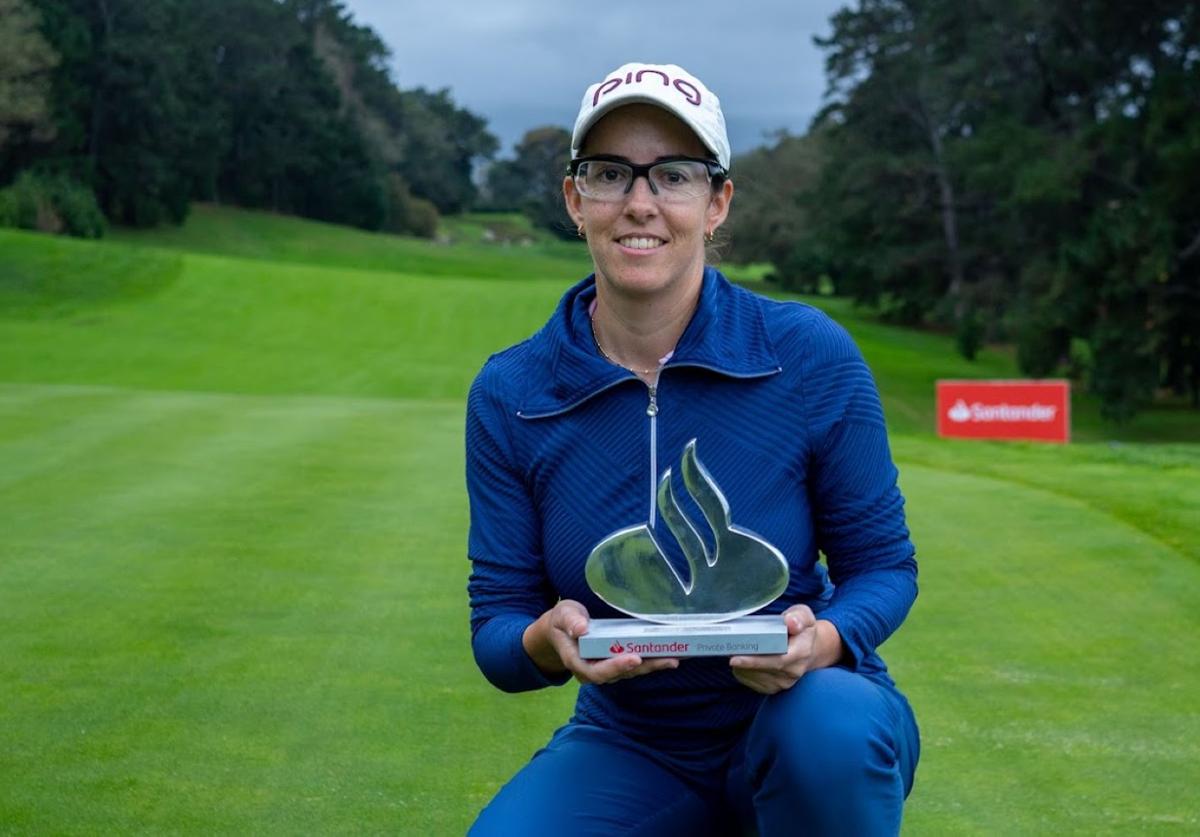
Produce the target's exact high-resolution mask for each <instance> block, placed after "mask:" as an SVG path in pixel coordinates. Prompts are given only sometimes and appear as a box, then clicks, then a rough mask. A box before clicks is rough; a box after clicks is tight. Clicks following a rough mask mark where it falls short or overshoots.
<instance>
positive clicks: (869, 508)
mask: <svg viewBox="0 0 1200 837" xmlns="http://www.w3.org/2000/svg"><path fill="white" fill-rule="evenodd" d="M813 338H814V342H813V344H812V345H813V351H812V353H811V354H810V360H811V362H812V365H811V367H810V369H809V370H808V373H807V374H806V376H805V385H804V390H805V392H804V397H805V409H806V413H807V418H808V427H809V432H810V437H809V452H810V465H809V486H810V489H809V490H810V494H811V499H812V506H813V519H814V526H815V529H816V539H817V547H818V548H819V549H820V550H821V551H822V552H823V553H824V554H825V559H826V561H827V563H828V565H829V577H830V580H831V581H832V582H833V584H834V593H833V599H832V601H831V603H830V604H829V606H828V607H827V608H826V609H825V610H824V611H822V613H821V614H820V618H822V619H827V620H829V621H830V622H832V623H833V624H834V625H835V626H836V627H837V629H838V632H839V633H840V634H841V637H842V642H843V644H844V646H845V649H846V653H847V655H848V656H849V657H850V658H851V663H852V665H853V667H855V668H857V667H858V666H859V664H861V662H862V660H863V658H864V657H866V656H868V655H869V654H871V653H872V652H873V651H874V650H875V649H876V647H878V646H879V645H880V644H882V643H883V641H884V640H885V639H887V638H888V637H889V636H890V635H891V634H892V632H894V631H895V630H896V629H897V628H898V627H899V626H900V623H901V622H903V621H904V618H905V617H906V616H907V615H908V611H909V609H910V608H911V607H912V604H913V601H914V600H915V599H916V596H917V564H916V560H915V558H914V553H915V550H914V549H913V545H912V541H911V540H910V539H909V532H908V527H907V525H906V524H905V520H904V498H903V496H901V494H900V488H899V486H898V485H897V484H896V479H897V476H898V472H897V470H896V466H895V465H894V464H893V462H892V457H891V451H890V449H889V447H888V440H887V428H886V426H885V424H884V418H883V407H882V405H881V404H880V401H879V392H878V390H877V389H876V386H875V381H874V379H873V378H872V376H871V372H870V370H869V369H868V368H867V365H866V362H865V361H864V360H863V358H862V355H861V353H860V352H859V350H858V347H857V346H855V345H854V342H853V340H852V339H851V338H850V336H849V334H847V333H846V332H845V330H844V329H842V328H841V326H838V325H837V324H836V323H834V322H833V321H832V320H829V319H828V318H824V317H823V318H822V319H821V321H820V322H819V323H818V324H817V326H816V328H815V329H814V334H813Z"/></svg>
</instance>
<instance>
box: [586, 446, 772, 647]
mask: <svg viewBox="0 0 1200 837" xmlns="http://www.w3.org/2000/svg"><path fill="white" fill-rule="evenodd" d="M679 464H680V473H681V475H682V477H683V485H684V488H685V489H686V490H687V493H688V495H689V496H690V497H691V498H692V500H693V501H695V504H696V506H697V507H698V508H699V509H700V513H701V514H702V515H703V516H704V519H705V521H706V522H707V523H708V527H709V529H711V530H712V534H713V539H712V544H711V548H710V545H709V544H708V543H706V542H705V540H704V538H702V537H701V536H700V534H699V533H698V532H697V531H696V527H695V526H694V525H693V524H692V521H691V520H690V519H689V518H688V516H687V515H686V514H685V513H684V512H683V510H682V509H681V508H680V506H679V502H678V500H677V499H676V497H675V492H674V490H673V489H672V488H671V470H670V469H667V471H666V472H665V473H664V474H663V475H662V478H661V479H660V480H659V481H658V492H657V497H656V503H655V505H656V506H657V507H658V512H659V514H660V515H661V517H662V522H663V523H664V524H665V525H666V527H667V529H669V530H670V532H671V534H672V535H673V536H674V537H675V540H676V541H677V542H678V544H679V548H680V551H681V552H682V553H683V557H684V560H685V561H686V563H687V574H686V577H685V576H684V575H683V574H681V573H680V572H679V570H678V569H676V567H675V566H674V564H672V563H671V562H670V561H669V560H668V559H667V556H666V554H665V553H664V552H663V549H662V547H661V546H660V545H659V542H658V540H657V538H656V536H655V533H654V530H653V529H652V528H651V527H650V525H648V524H646V523H641V524H638V525H636V526H630V527H628V528H625V529H621V530H619V531H616V532H613V533H612V534H611V535H609V536H608V537H606V538H604V540H602V541H600V543H598V544H596V546H595V548H594V549H593V550H592V552H591V554H590V555H589V556H588V559H587V565H586V567H585V574H586V577H587V582H588V586H590V587H591V588H592V592H594V593H595V594H596V595H597V596H599V597H600V598H601V599H602V600H604V601H605V602H606V603H608V604H609V605H612V606H613V607H614V608H616V609H617V610H619V611H621V612H622V613H628V614H629V616H630V617H632V618H629V619H592V620H591V621H590V622H589V625H588V631H587V633H586V634H584V635H583V636H581V637H580V638H579V653H580V656H582V657H584V658H585V659H601V658H604V657H612V656H615V655H617V654H621V653H626V652H633V653H636V654H639V655H641V656H642V657H709V656H732V655H734V654H782V653H783V652H784V651H786V650H787V640H788V635H787V626H786V625H785V623H784V621H783V618H782V616H780V615H779V614H773V615H768V616H749V615H747V614H751V613H753V612H754V611H756V610H758V609H760V608H762V607H765V606H766V605H768V604H770V603H771V602H773V601H775V599H777V598H779V596H780V595H781V594H782V593H783V591H784V590H785V589H786V588H787V583H788V565H787V560H786V559H785V558H784V557H783V553H782V552H780V551H779V550H778V549H777V548H776V547H775V546H774V545H773V544H771V543H770V542H768V541H767V540H765V539H763V538H762V537H760V536H759V535H756V534H754V533H753V532H750V531H749V530H747V529H742V528H739V527H738V526H735V525H734V523H733V520H732V519H731V516H730V510H729V502H728V501H727V500H726V499H725V495H724V494H723V493H722V492H721V489H720V487H719V486H718V485H717V482H716V480H714V479H713V478H712V475H711V474H709V472H708V470H707V469H706V468H705V467H704V465H703V463H701V462H700V460H699V458H698V457H697V456H696V440H695V439H692V440H691V441H690V442H688V443H687V445H686V446H685V447H684V450H683V456H682V457H681V458H680V463H679Z"/></svg>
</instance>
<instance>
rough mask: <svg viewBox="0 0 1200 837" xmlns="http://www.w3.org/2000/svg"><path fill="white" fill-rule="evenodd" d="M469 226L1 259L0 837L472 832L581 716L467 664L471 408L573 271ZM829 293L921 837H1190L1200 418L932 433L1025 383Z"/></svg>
mask: <svg viewBox="0 0 1200 837" xmlns="http://www.w3.org/2000/svg"><path fill="white" fill-rule="evenodd" d="M488 223H492V219H487V218H485V219H479V218H469V219H465V220H461V221H458V222H456V226H454V228H453V232H454V234H455V235H457V237H458V238H457V243H454V244H442V245H438V244H433V243H428V242H414V241H407V240H401V239H392V238H388V237H384V236H368V235H366V234H362V233H357V232H353V231H347V230H339V229H337V228H333V227H327V226H325V225H311V224H306V223H302V222H295V221H291V220H288V219H280V218H276V217H274V216H265V215H256V214H253V213H240V212H229V211H227V210H218V209H213V208H200V209H199V210H198V212H197V213H195V214H194V215H193V218H192V220H191V221H190V222H189V224H188V225H187V226H185V227H183V228H182V229H179V230H165V231H156V232H151V233H137V234H134V233H129V232H122V233H120V234H119V235H118V236H116V239H117V240H114V241H103V242H99V243H89V242H75V241H64V240H59V239H50V238H44V237H40V236H35V235H30V234H25V233H16V232H10V231H3V230H0V777H2V778H3V781H2V782H0V832H2V833H10V832H11V833H18V834H46V833H49V834H109V833H122V834H123V833H155V834H157V833H164V832H165V833H189V834H212V833H221V834H293V833H314V834H325V833H364V832H365V833H401V834H412V835H431V834H436V835H441V834H461V833H463V832H464V831H465V829H466V827H467V825H468V824H469V823H470V821H471V819H472V818H473V816H474V814H475V812H476V811H477V810H478V809H479V807H481V806H482V805H483V804H484V803H485V802H486V800H487V799H488V798H489V797H490V795H491V794H492V793H494V792H495V790H496V788H497V787H498V786H499V784H500V783H501V782H503V781H504V780H505V779H507V778H508V776H509V775H511V773H512V772H513V771H514V770H516V769H517V767H518V766H519V765H521V764H522V763H524V761H525V760H526V759H528V757H529V756H530V754H531V753H532V752H533V751H534V750H535V749H536V748H537V747H538V746H540V744H541V743H542V742H543V741H544V740H545V738H546V737H547V736H548V735H549V733H550V732H551V730H553V729H554V728H555V727H556V726H557V725H558V724H559V723H561V722H562V721H563V720H564V719H565V718H566V717H567V715H568V714H569V712H570V706H571V702H572V699H573V695H574V688H573V687H571V686H567V687H564V688H561V689H554V690H545V691H543V692H540V693H535V694H524V695H515V696H514V695H504V694H501V693H499V692H497V691H495V690H494V689H492V688H491V687H490V686H488V685H487V683H486V682H485V681H484V680H483V678H482V676H481V675H480V674H479V673H478V671H477V670H476V669H475V666H474V663H473V661H472V660H471V658H470V651H469V645H468V625H467V618H468V615H467V607H466V591H465V588H466V577H467V572H468V562H467V560H466V558H465V555H464V547H465V540H466V521H467V509H466V499H465V491H464V488H463V484H462V483H463V479H462V468H463V454H462V419H463V417H462V411H463V403H462V399H463V395H464V393H465V391H466V387H467V385H468V384H469V382H470V380H471V378H472V376H473V375H474V372H475V370H476V369H477V368H478V366H479V365H480V364H481V363H482V362H483V360H484V359H485V358H486V356H487V355H488V353H490V352H491V351H494V350H496V349H498V348H500V347H502V346H504V345H507V344H508V343H511V342H513V341H515V340H517V339H520V338H521V337H523V336H525V335H526V334H528V333H529V332H530V331H532V330H533V329H534V328H536V327H537V326H538V325H540V323H541V322H542V321H543V320H544V319H545V317H546V316H547V315H548V314H549V312H550V310H551V309H552V307H553V305H554V303H555V301H556V300H557V298H558V295H559V294H560V292H561V290H562V288H563V287H564V286H565V285H566V284H567V283H568V282H569V281H573V280H574V279H575V278H577V277H578V276H581V275H582V274H583V273H584V272H586V270H587V263H586V260H584V259H583V258H582V251H581V250H580V248H579V247H578V246H574V245H570V244H561V243H558V242H552V241H548V240H545V239H543V238H535V239H534V240H533V243H531V244H529V245H528V246H525V247H521V246H508V247H505V246H501V245H498V244H486V243H484V242H483V241H482V240H481V239H480V238H479V236H478V232H479V230H480V225H486V224H488ZM821 304H822V305H825V306H827V307H830V308H831V310H833V311H834V313H835V315H837V316H838V317H839V319H841V320H842V321H843V322H845V323H846V324H847V325H848V326H849V327H850V328H851V330H852V331H853V332H854V333H855V335H856V337H857V339H858V340H859V341H860V343H861V345H862V346H863V348H864V351H865V352H866V354H867V356H868V358H869V359H870V361H871V362H872V365H873V366H874V368H875V369H876V372H877V374H878V377H879V380H880V384H881V388H882V390H883V394H884V399H885V402H886V404H887V409H888V413H889V421H890V422H891V424H892V426H893V428H894V430H895V431H896V432H895V435H894V440H893V447H894V450H895V454H896V458H897V460H898V463H899V465H900V469H901V481H902V485H903V488H904V491H905V494H906V497H907V498H908V509H909V514H910V522H911V525H912V529H913V533H914V540H915V541H916V543H917V547H918V553H919V559H920V561H921V596H920V598H919V599H918V601H917V604H916V607H915V608H914V610H913V613H912V616H911V617H910V619H909V621H908V623H907V624H906V625H905V627H904V629H903V630H902V631H901V632H900V633H899V634H898V635H897V636H896V637H895V638H893V639H892V640H891V641H890V642H889V643H888V644H887V646H886V647H885V648H884V655H885V657H886V658H887V660H888V662H889V663H890V665H891V667H892V670H893V673H894V675H895V676H896V678H897V680H898V681H899V682H900V684H901V686H902V687H903V688H904V689H905V691H906V692H907V693H908V694H909V696H910V698H911V699H912V702H913V704H914V705H915V707H916V709H917V712H918V717H919V719H920V722H921V727H922V734H923V746H924V751H923V755H922V761H921V766H920V769H919V772H918V777H917V785H916V789H915V790H914V792H913V796H912V797H911V799H910V802H909V805H908V809H907V814H906V833H909V834H913V835H924V834H950V835H959V834H1041V833H1063V834H1096V833H1128V834H1143V833H1152V834H1183V833H1196V832H1197V831H1200V808H1198V807H1197V805H1196V803H1195V801H1194V799H1195V795H1196V792H1195V788H1196V787H1198V786H1200V700H1198V699H1197V695H1200V661H1198V660H1197V654H1196V638H1197V636H1200V545H1198V544H1200V416H1197V414H1195V413H1194V412H1192V413H1189V412H1187V411H1182V410H1160V411H1152V412H1150V413H1147V414H1145V415H1144V416H1142V417H1141V418H1140V419H1139V420H1138V421H1137V422H1135V423H1134V424H1133V425H1131V426H1130V427H1127V428H1123V429H1119V430H1116V431H1114V430H1113V429H1112V428H1108V427H1106V426H1104V425H1101V424H1100V423H1099V422H1098V420H1095V419H1094V415H1095V414H1094V405H1093V404H1090V403H1089V402H1088V401H1087V400H1086V399H1077V408H1076V413H1077V415H1082V416H1083V427H1082V428H1080V430H1079V432H1078V433H1077V434H1076V435H1077V437H1079V438H1082V439H1085V440H1088V441H1085V442H1084V443H1077V444H1072V445H1070V446H1068V447H1055V446H1041V445H1027V444H1011V445H1004V444H994V443H974V444H972V443H951V442H946V441H942V440H938V439H936V438H934V437H933V436H932V435H931V434H930V433H929V430H928V429H929V428H930V427H931V422H932V419H931V416H932V404H931V402H932V388H931V384H930V382H931V381H932V380H933V379H934V378H936V377H945V376H970V375H979V374H985V375H993V374H995V375H1003V376H1007V375H1011V374H1013V369H1012V361H1011V358H1010V357H1009V356H1008V355H1006V354H1005V353H1004V352H1002V351H989V352H985V353H984V356H983V357H982V358H981V360H980V361H979V363H978V364H976V365H971V364H967V363H966V362H965V361H961V360H958V359H956V358H955V357H954V355H953V350H952V348H951V346H950V341H949V339H947V338H945V337H942V336H938V335H932V334H924V333H922V334H913V333H907V332H903V331H899V330H896V329H891V328H887V327H884V326H881V325H878V324H875V323H872V322H870V321H868V320H866V319H864V318H862V317H861V316H860V315H859V314H857V313H856V312H855V311H853V310H852V309H850V308H848V307H845V306H843V305H842V304H841V303H840V302H838V301H836V300H833V301H821ZM1089 411H1092V412H1089ZM1147 439H1157V440H1160V441H1167V442H1170V443H1169V444H1148V443H1145V442H1144V441H1143V440H1147Z"/></svg>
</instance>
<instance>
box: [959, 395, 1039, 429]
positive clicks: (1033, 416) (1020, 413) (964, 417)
mask: <svg viewBox="0 0 1200 837" xmlns="http://www.w3.org/2000/svg"><path fill="white" fill-rule="evenodd" d="M1057 414H1058V407H1057V406H1056V405H1054V404H1039V403H1038V402H1036V401H1035V402H1033V403H1032V404H1008V403H1006V402H1001V403H999V404H985V403H983V402H982V401H974V402H972V403H971V405H970V406H968V405H967V402H966V401H964V400H963V399H961V398H959V399H958V400H957V401H955V402H954V406H953V407H951V408H950V409H949V410H947V411H946V417H947V418H948V419H950V421H953V422H955V423H957V424H962V423H964V422H968V421H982V422H1018V421H1036V422H1051V421H1054V419H1055V416H1056V415H1057Z"/></svg>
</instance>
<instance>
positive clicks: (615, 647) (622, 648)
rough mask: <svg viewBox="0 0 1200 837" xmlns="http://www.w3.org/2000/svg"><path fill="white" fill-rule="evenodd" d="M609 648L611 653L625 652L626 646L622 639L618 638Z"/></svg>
mask: <svg viewBox="0 0 1200 837" xmlns="http://www.w3.org/2000/svg"><path fill="white" fill-rule="evenodd" d="M608 650H609V653H611V654H623V653H625V646H624V645H622V644H621V640H619V639H618V640H614V641H613V644H612V645H610V646H608Z"/></svg>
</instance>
